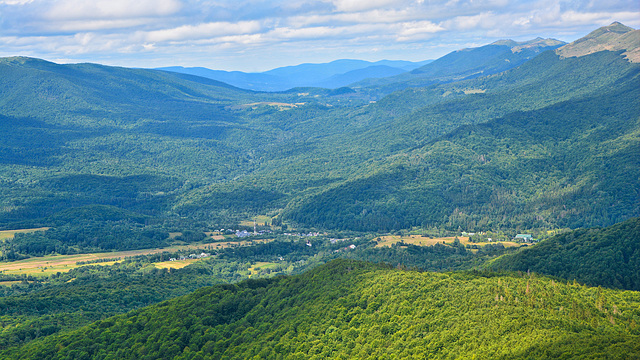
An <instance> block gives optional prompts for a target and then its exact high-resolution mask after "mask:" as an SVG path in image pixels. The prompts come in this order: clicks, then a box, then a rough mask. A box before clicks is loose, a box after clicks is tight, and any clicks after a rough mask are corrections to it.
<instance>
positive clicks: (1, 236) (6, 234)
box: [0, 227, 49, 241]
mask: <svg viewBox="0 0 640 360" xmlns="http://www.w3.org/2000/svg"><path fill="white" fill-rule="evenodd" d="M46 230H49V228H48V227H42V228H37V229H20V230H2V231H0V241H4V240H10V239H13V237H14V236H15V235H16V234H19V233H20V234H26V233H32V232H36V231H46Z"/></svg>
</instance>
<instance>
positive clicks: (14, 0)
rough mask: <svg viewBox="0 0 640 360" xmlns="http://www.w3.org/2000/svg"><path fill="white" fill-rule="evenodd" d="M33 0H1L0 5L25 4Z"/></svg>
mask: <svg viewBox="0 0 640 360" xmlns="http://www.w3.org/2000/svg"><path fill="white" fill-rule="evenodd" d="M31 2H33V0H0V5H25V4H28V3H31Z"/></svg>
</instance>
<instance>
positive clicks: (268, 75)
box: [155, 59, 431, 91]
mask: <svg viewBox="0 0 640 360" xmlns="http://www.w3.org/2000/svg"><path fill="white" fill-rule="evenodd" d="M430 61H431V60H425V61H420V62H411V61H402V60H380V61H376V62H369V61H364V60H350V59H342V60H335V61H332V62H329V63H319V64H300V65H295V66H285V67H280V68H276V69H272V70H268V71H264V72H259V73H246V72H242V71H223V70H211V69H207V68H203V67H193V68H184V67H181V66H172V67H161V68H156V69H155V70H164V71H172V72H178V73H184V74H191V75H196V76H202V77H206V78H209V79H213V80H218V81H222V82H225V83H228V84H230V85H233V86H236V87H239V88H242V89H248V90H255V91H284V90H289V89H291V88H295V87H323V88H329V89H334V88H338V87H342V86H346V85H349V84H351V83H353V82H356V81H360V80H362V79H366V78H379V77H387V76H393V75H398V74H401V73H404V72H407V71H411V70H413V69H415V68H418V67H420V66H423V65H424V64H426V63H428V62H430Z"/></svg>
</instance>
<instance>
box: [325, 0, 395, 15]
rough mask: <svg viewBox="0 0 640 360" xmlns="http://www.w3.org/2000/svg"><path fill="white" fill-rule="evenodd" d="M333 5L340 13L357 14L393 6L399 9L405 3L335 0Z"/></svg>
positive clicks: (388, 0) (384, 0)
mask: <svg viewBox="0 0 640 360" xmlns="http://www.w3.org/2000/svg"><path fill="white" fill-rule="evenodd" d="M332 3H333V5H334V6H335V7H336V10H338V11H344V12H357V11H364V10H371V9H378V8H381V7H390V6H392V5H394V6H393V7H397V6H398V5H402V4H403V3H405V2H404V1H397V0H333V1H332Z"/></svg>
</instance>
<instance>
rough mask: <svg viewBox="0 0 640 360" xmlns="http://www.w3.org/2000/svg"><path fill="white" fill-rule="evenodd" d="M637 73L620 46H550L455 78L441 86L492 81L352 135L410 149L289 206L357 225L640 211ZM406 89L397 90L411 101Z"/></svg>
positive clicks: (482, 223)
mask: <svg viewBox="0 0 640 360" xmlns="http://www.w3.org/2000/svg"><path fill="white" fill-rule="evenodd" d="M596 69H598V70H596ZM611 71H613V73H612V72H611ZM639 73H640V68H639V67H638V66H637V65H635V64H631V63H629V62H627V61H626V60H624V59H622V58H621V57H620V56H619V55H618V53H613V52H600V53H595V54H592V55H589V56H585V57H582V58H572V59H564V60H561V59H559V57H558V56H557V55H555V54H553V53H546V54H544V55H541V57H539V58H536V59H534V60H532V61H531V62H529V63H527V64H525V65H523V66H522V67H520V68H518V69H515V70H513V71H511V72H508V73H506V74H502V75H500V76H494V77H489V78H486V79H485V78H483V79H478V80H472V81H469V82H465V83H460V84H452V85H451V86H449V87H445V89H447V88H452V90H453V89H455V88H453V86H456V87H458V88H463V89H464V88H465V86H468V88H471V89H473V88H475V89H478V88H480V89H482V87H486V89H487V90H486V92H485V93H478V94H470V95H466V96H462V97H459V98H457V99H456V98H454V99H452V100H451V101H445V102H442V103H440V104H436V105H430V106H427V107H425V108H423V109H420V110H417V111H414V112H413V113H411V114H409V115H406V116H403V117H398V118H396V119H392V120H387V121H386V122H384V123H382V124H380V125H379V126H378V127H377V128H373V129H371V130H369V132H367V133H365V134H364V135H363V136H362V137H360V138H357V140H355V142H356V143H361V142H375V143H376V144H377V147H378V149H384V148H385V147H387V149H389V150H391V149H393V148H394V147H395V148H396V149H397V148H399V147H402V148H404V149H407V150H406V151H404V152H402V151H400V152H399V153H398V155H397V156H395V157H394V160H395V163H396V165H394V166H390V167H386V168H385V167H380V168H378V169H377V171H375V172H374V173H372V174H370V175H365V176H362V177H360V178H358V179H353V180H351V181H348V182H345V183H343V184H342V185H341V186H338V187H334V188H332V189H330V190H327V191H326V192H324V193H321V194H318V195H316V196H314V197H311V198H309V199H307V201H305V202H304V203H303V204H300V205H298V206H299V207H298V208H294V207H290V208H289V209H288V210H287V212H286V215H287V216H290V218H291V219H292V220H294V221H296V222H299V223H303V224H307V225H314V226H328V227H335V228H358V229H361V230H373V229H386V230H390V229H400V228H406V227H410V226H421V225H422V226H426V225H432V224H435V223H443V222H445V223H447V224H448V226H451V227H452V228H454V229H455V228H457V227H458V226H462V228H463V229H466V230H473V229H484V228H486V227H490V228H495V227H502V226H504V227H506V228H514V227H520V226H522V227H538V226H543V227H544V226H570V227H580V226H593V225H611V224H613V223H615V222H618V221H622V220H625V219H627V218H629V217H632V216H637V215H638V214H640V204H639V203H638V199H639V198H640V197H639V194H638V192H637V189H639V188H640V183H638V179H639V177H640V173H639V169H640V166H638V165H639V164H638V159H640V154H639V153H638V149H640V146H639V145H638V134H639V133H640V125H639V123H638V121H639V119H640V108H639V107H638V103H637V101H636V100H637V98H638V97H640V89H639V87H638V86H637V83H638V81H639V80H638V79H639V77H638V76H639ZM568 88H570V89H571V91H568V92H565V90H566V89H568ZM443 90H444V89H443ZM416 93H417V95H416V96H419V95H420V94H433V93H437V88H435V89H433V91H431V92H429V91H424V92H416ZM403 95H404V93H400V95H399V96H398V97H397V98H398V99H403V100H406V99H407V98H409V97H408V96H403ZM430 96H433V95H430ZM559 100H560V102H558V101H559ZM381 103H382V102H381ZM375 105H376V106H378V104H375ZM380 106H382V104H381V105H380ZM528 108H533V109H531V110H529V111H527V112H522V110H525V109H528ZM519 110H520V111H519ZM383 119H384V118H383ZM483 120H484V121H488V122H487V123H486V124H479V123H481V122H483ZM467 124H468V125H472V126H462V125H467ZM473 124H475V125H473ZM457 126H461V127H460V128H459V129H457V130H456V131H453V129H454V128H455V127H457ZM452 131H453V132H452ZM450 132H451V133H450ZM447 133H450V134H448V135H447ZM383 134H384V135H383ZM437 136H442V137H441V138H440V139H437ZM383 139H386V140H387V141H385V140H383ZM394 139H396V140H395V141H394ZM351 141H354V139H351ZM412 145H413V149H411V146H412ZM587 164H588V165H589V166H587ZM605 204H606V205H605ZM551 224H554V225H551Z"/></svg>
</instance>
